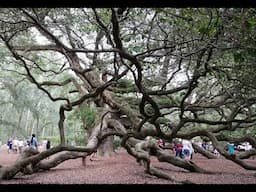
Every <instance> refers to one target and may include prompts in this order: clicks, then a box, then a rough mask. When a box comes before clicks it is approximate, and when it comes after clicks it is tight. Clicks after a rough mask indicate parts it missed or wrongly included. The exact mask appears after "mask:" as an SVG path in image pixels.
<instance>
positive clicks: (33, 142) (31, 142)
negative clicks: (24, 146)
mask: <svg viewBox="0 0 256 192" xmlns="http://www.w3.org/2000/svg"><path fill="white" fill-rule="evenodd" d="M30 147H32V148H33V149H36V150H37V139H36V135H35V134H32V137H31V140H30Z"/></svg>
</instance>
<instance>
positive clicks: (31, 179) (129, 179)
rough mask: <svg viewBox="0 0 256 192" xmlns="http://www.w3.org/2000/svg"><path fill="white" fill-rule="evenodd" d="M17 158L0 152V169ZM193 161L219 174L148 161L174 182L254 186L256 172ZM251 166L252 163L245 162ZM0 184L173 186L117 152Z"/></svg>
mask: <svg viewBox="0 0 256 192" xmlns="http://www.w3.org/2000/svg"><path fill="white" fill-rule="evenodd" d="M16 158H17V154H8V153H7V152H6V150H3V149H2V150H0V165H3V166H7V165H11V164H12V163H13V162H15V160H16ZM193 161H194V162H195V163H197V164H198V165H199V166H202V167H203V168H205V169H208V170H213V171H221V172H222V174H216V175H208V174H199V173H188V171H186V170H184V169H181V168H178V167H174V166H172V165H170V164H167V163H159V162H157V160H156V159H152V164H153V165H154V166H155V167H157V168H160V169H161V170H162V171H165V172H166V173H168V174H170V175H173V176H174V177H175V178H176V179H177V180H185V179H188V180H190V181H192V182H194V183H196V184H256V176H255V175H256V171H247V170H245V169H243V168H242V167H240V166H238V165H236V164H235V163H233V162H230V161H228V160H224V159H213V160H209V159H206V158H205V157H202V156H201V155H199V154H196V155H194V159H193ZM247 161H248V162H250V163H252V164H255V163H256V159H255V160H247ZM0 184H175V183H173V182H170V181H166V180H163V179H158V178H156V177H154V176H149V175H147V174H145V173H144V169H143V167H142V166H140V165H139V164H138V163H137V162H136V160H135V159H134V158H133V157H131V156H129V155H128V154H127V153H126V152H125V151H123V150H119V151H117V154H116V155H114V156H112V157H108V158H106V157H104V158H103V157H96V160H94V161H90V160H89V159H87V162H86V167H84V166H82V162H81V159H74V160H68V161H65V162H64V163H62V164H60V165H58V166H57V167H55V168H54V169H51V170H50V171H47V172H40V173H36V174H33V175H26V176H24V175H16V177H15V178H14V179H12V180H9V181H0Z"/></svg>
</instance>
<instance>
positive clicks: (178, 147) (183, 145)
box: [174, 139, 194, 159]
mask: <svg viewBox="0 0 256 192" xmlns="http://www.w3.org/2000/svg"><path fill="white" fill-rule="evenodd" d="M174 150H175V156H176V157H180V158H182V159H192V158H193V153H194V149H193V146H192V143H191V142H190V141H189V140H186V139H183V140H179V141H178V142H176V143H175V144H174Z"/></svg>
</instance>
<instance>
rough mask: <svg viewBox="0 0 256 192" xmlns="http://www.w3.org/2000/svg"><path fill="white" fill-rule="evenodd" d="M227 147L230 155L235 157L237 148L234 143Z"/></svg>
mask: <svg viewBox="0 0 256 192" xmlns="http://www.w3.org/2000/svg"><path fill="white" fill-rule="evenodd" d="M227 147H228V153H229V154H231V155H233V154H234V153H235V146H234V144H233V143H228V144H227Z"/></svg>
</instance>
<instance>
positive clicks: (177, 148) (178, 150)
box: [174, 141, 183, 158]
mask: <svg viewBox="0 0 256 192" xmlns="http://www.w3.org/2000/svg"><path fill="white" fill-rule="evenodd" d="M182 148H183V145H182V143H181V142H180V141H178V142H177V143H176V144H175V145H174V149H175V152H176V154H175V156H176V157H177V156H178V157H180V158H182Z"/></svg>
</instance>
